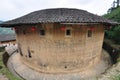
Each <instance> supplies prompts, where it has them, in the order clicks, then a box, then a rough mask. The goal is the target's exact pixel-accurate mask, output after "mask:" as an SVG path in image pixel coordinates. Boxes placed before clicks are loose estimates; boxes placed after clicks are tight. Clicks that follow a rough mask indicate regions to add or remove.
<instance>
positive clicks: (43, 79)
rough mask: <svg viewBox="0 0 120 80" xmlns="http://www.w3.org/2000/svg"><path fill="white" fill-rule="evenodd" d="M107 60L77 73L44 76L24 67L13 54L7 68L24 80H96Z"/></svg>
mask: <svg viewBox="0 0 120 80" xmlns="http://www.w3.org/2000/svg"><path fill="white" fill-rule="evenodd" d="M104 59H106V61H104ZM107 59H108V56H107V57H104V58H103V60H101V62H100V63H98V65H96V66H94V67H92V68H90V69H88V70H86V71H83V72H79V73H69V74H45V73H40V72H37V71H35V70H33V69H31V68H29V67H28V66H26V65H24V64H23V63H22V62H21V60H20V55H19V53H14V54H13V55H12V56H11V57H10V58H9V60H8V68H9V70H10V71H11V72H12V73H13V74H14V75H16V76H21V77H22V78H24V79H26V80H96V79H97V78H96V77H95V76H99V75H100V74H101V73H103V72H104V71H105V69H106V68H107V67H108V64H109V63H108V60H107Z"/></svg>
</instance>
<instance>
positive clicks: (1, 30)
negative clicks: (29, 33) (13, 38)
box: [0, 21, 15, 34]
mask: <svg viewBox="0 0 120 80" xmlns="http://www.w3.org/2000/svg"><path fill="white" fill-rule="evenodd" d="M2 22H3V21H0V23H2ZM14 33H15V32H14V30H11V28H2V27H0V34H14Z"/></svg>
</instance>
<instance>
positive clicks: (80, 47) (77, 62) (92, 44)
mask: <svg viewBox="0 0 120 80" xmlns="http://www.w3.org/2000/svg"><path fill="white" fill-rule="evenodd" d="M22 27H24V29H22ZM22 27H21V28H19V29H18V31H17V41H18V43H19V46H20V47H21V51H22V53H23V57H21V59H22V60H24V62H25V63H26V64H27V65H29V66H31V67H33V68H35V69H40V70H43V71H46V72H69V71H78V70H83V69H85V68H87V67H89V66H92V65H94V64H95V63H97V62H98V61H99V59H100V57H101V49H102V43H103V37H104V27H103V25H91V27H95V30H93V35H92V37H87V31H88V29H89V27H90V26H86V25H63V24H61V25H60V24H41V25H37V29H36V30H35V31H31V29H30V28H31V27H34V26H27V27H26V26H22ZM61 27H65V28H70V29H71V30H72V35H71V36H69V37H67V36H66V35H65V30H61ZM40 29H45V30H46V35H45V36H40V34H39V30H40ZM28 50H30V53H31V58H29V56H28V54H29V51H28Z"/></svg>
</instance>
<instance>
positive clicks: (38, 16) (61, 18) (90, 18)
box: [0, 8, 118, 26]
mask: <svg viewBox="0 0 120 80" xmlns="http://www.w3.org/2000/svg"><path fill="white" fill-rule="evenodd" d="M55 22H58V23H59V22H60V23H61V22H62V23H102V24H110V25H111V24H118V23H117V22H113V21H111V20H108V19H105V18H103V17H101V16H98V15H94V14H92V13H89V12H87V11H84V10H79V9H73V8H54V9H44V10H39V11H35V12H32V13H29V14H27V15H25V16H22V17H20V18H17V19H14V20H10V21H7V22H4V23H2V24H0V26H15V25H21V24H36V23H55Z"/></svg>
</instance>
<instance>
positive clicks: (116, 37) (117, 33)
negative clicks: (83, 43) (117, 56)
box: [104, 7, 120, 44]
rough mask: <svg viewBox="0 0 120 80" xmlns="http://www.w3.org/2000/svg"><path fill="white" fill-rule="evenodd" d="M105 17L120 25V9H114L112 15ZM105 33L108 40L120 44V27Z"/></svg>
mask: <svg viewBox="0 0 120 80" xmlns="http://www.w3.org/2000/svg"><path fill="white" fill-rule="evenodd" d="M104 17H106V18H108V19H111V20H114V21H117V22H119V23H120V7H118V8H116V9H114V10H113V11H112V12H111V13H108V14H105V15H104ZM105 32H106V33H105V37H106V38H109V39H111V40H113V41H114V42H115V43H117V44H120V26H115V27H112V28H111V29H110V30H106V31H105Z"/></svg>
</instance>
